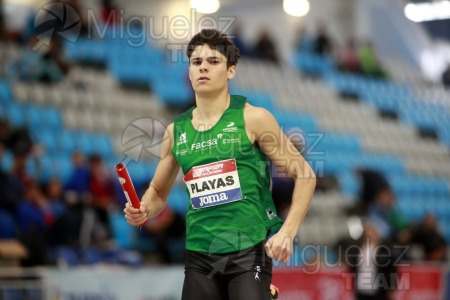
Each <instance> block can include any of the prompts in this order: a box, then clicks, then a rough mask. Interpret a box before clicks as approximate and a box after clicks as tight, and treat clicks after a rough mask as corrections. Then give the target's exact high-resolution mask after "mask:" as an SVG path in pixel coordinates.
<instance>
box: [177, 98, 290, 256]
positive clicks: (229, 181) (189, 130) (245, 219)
mask: <svg viewBox="0 0 450 300" xmlns="http://www.w3.org/2000/svg"><path fill="white" fill-rule="evenodd" d="M245 103H246V98H245V97H243V96H237V95H232V96H231V101H230V106H229V107H228V108H227V110H226V111H225V112H224V113H223V115H222V116H221V118H220V119H219V121H218V122H217V123H216V124H215V125H214V126H213V127H212V128H209V129H207V130H205V131H197V130H196V129H195V128H194V126H193V125H192V121H191V119H192V111H193V110H194V108H195V107H191V108H190V109H188V110H187V111H186V112H184V113H182V114H181V115H179V116H177V117H176V118H175V121H174V147H173V149H172V153H173V155H174V157H175V159H176V160H177V162H178V163H179V164H180V166H181V168H182V170H183V174H184V175H185V176H184V181H185V183H186V190H187V192H188V195H189V200H190V206H189V211H188V213H187V216H186V249H187V250H192V251H199V252H208V253H228V252H234V251H239V250H243V249H246V248H249V247H252V246H254V245H256V244H258V243H259V242H261V241H262V240H264V239H265V238H266V237H267V236H268V234H270V233H272V232H275V231H276V230H278V229H279V228H280V227H281V225H282V221H281V219H280V218H279V217H278V216H277V214H276V211H275V207H274V204H273V200H272V196H271V193H270V190H269V189H270V174H269V169H268V160H267V158H266V156H265V155H264V153H263V152H262V151H261V150H260V149H259V148H258V147H256V146H255V145H253V144H251V142H250V140H249V138H248V136H247V133H246V131H245V124H244V105H245ZM200 130H201V129H200Z"/></svg>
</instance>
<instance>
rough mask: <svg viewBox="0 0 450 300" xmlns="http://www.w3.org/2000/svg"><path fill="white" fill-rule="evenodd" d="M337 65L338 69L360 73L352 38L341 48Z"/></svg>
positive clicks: (357, 56)
mask: <svg viewBox="0 0 450 300" xmlns="http://www.w3.org/2000/svg"><path fill="white" fill-rule="evenodd" d="M338 65H339V69H340V70H341V71H343V72H349V73H361V62H360V60H359V54H358V49H357V47H356V43H355V41H354V40H353V39H350V40H348V41H347V45H346V46H345V47H344V48H343V49H342V50H341V53H340V55H339V58H338Z"/></svg>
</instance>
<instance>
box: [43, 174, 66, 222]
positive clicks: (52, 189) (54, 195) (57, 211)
mask: <svg viewBox="0 0 450 300" xmlns="http://www.w3.org/2000/svg"><path fill="white" fill-rule="evenodd" d="M45 195H46V197H47V199H48V203H49V207H50V210H51V213H52V215H53V216H54V217H55V219H58V218H61V217H62V216H64V214H65V212H66V204H65V202H64V193H63V188H62V184H61V181H59V179H56V178H54V179H52V180H50V181H49V182H47V184H46V186H45Z"/></svg>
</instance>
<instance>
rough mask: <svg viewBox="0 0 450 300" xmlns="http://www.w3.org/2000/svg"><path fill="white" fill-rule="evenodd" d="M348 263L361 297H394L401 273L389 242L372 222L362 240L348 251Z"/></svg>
mask: <svg viewBox="0 0 450 300" xmlns="http://www.w3.org/2000/svg"><path fill="white" fill-rule="evenodd" d="M345 253H346V257H345V263H346V264H347V265H348V266H349V267H350V270H351V271H352V274H353V276H352V278H353V279H354V289H355V296H356V299H358V300H391V299H394V298H393V292H394V290H395V288H396V287H395V286H394V283H396V282H398V280H396V278H397V276H398V273H397V268H396V266H395V262H396V261H397V259H396V257H395V254H394V251H393V250H392V247H391V246H390V244H389V243H387V242H385V241H383V240H382V239H381V237H380V235H379V234H378V229H377V227H376V226H374V224H372V223H371V222H366V223H365V224H364V231H363V235H362V237H361V239H360V240H359V241H358V242H357V243H356V244H355V245H352V246H349V247H348V248H347V250H346V251H345Z"/></svg>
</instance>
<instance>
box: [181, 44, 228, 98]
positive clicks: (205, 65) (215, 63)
mask: <svg viewBox="0 0 450 300" xmlns="http://www.w3.org/2000/svg"><path fill="white" fill-rule="evenodd" d="M235 71H236V66H231V67H229V68H227V59H226V57H225V56H224V55H223V54H222V53H220V52H219V51H217V50H213V49H211V48H210V47H209V45H201V46H197V47H196V48H195V49H194V51H193V52H192V55H191V58H190V60H189V79H190V80H191V84H192V88H193V89H194V91H195V92H196V93H211V92H216V91H220V90H223V89H225V88H226V87H227V86H228V80H229V79H232V78H233V77H234V74H235Z"/></svg>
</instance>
